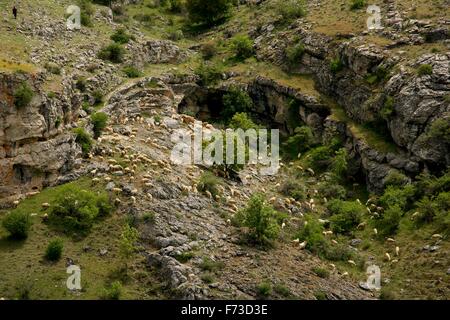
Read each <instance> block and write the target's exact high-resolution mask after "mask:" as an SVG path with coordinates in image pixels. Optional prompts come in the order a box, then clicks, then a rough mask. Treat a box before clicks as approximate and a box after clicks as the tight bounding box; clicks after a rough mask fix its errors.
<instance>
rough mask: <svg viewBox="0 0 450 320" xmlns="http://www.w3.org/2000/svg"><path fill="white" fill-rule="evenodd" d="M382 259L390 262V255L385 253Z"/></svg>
mask: <svg viewBox="0 0 450 320" xmlns="http://www.w3.org/2000/svg"><path fill="white" fill-rule="evenodd" d="M384 257H385V258H386V260H387V261H391V255H390V254H389V253H387V252H386V253H385V254H384Z"/></svg>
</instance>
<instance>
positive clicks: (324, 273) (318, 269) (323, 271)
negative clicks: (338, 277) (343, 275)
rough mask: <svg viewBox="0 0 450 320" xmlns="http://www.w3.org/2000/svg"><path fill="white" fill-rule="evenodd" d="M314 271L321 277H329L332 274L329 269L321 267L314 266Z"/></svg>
mask: <svg viewBox="0 0 450 320" xmlns="http://www.w3.org/2000/svg"><path fill="white" fill-rule="evenodd" d="M312 271H313V272H314V273H315V274H316V275H317V276H318V277H320V278H324V279H326V278H328V277H329V276H330V272H329V271H328V270H327V269H324V268H321V267H314V268H313V269H312Z"/></svg>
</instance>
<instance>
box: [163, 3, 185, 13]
mask: <svg viewBox="0 0 450 320" xmlns="http://www.w3.org/2000/svg"><path fill="white" fill-rule="evenodd" d="M183 8H184V2H183V1H182V0H169V1H168V8H167V9H168V10H169V12H172V13H181V12H182V11H183Z"/></svg>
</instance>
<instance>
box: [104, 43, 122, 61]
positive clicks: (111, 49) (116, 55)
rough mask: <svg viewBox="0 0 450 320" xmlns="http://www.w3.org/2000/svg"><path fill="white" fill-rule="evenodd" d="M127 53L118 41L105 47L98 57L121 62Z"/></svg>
mask: <svg viewBox="0 0 450 320" xmlns="http://www.w3.org/2000/svg"><path fill="white" fill-rule="evenodd" d="M124 55H125V49H124V48H123V47H122V46H121V45H120V44H118V43H111V44H110V45H108V46H106V47H103V48H102V49H101V50H100V51H99V53H98V57H99V58H100V59H102V60H109V61H111V62H113V63H120V62H122V61H123V56H124Z"/></svg>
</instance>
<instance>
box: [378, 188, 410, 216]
mask: <svg viewBox="0 0 450 320" xmlns="http://www.w3.org/2000/svg"><path fill="white" fill-rule="evenodd" d="M415 192H416V191H415V188H414V186H413V185H411V184H407V185H405V186H403V187H401V188H398V187H395V186H388V187H387V188H386V190H385V191H384V193H383V195H382V196H381V197H380V204H381V205H382V206H384V207H385V208H389V207H394V206H398V207H399V208H400V209H402V210H404V209H405V208H406V207H407V204H408V203H409V202H410V201H412V200H413V199H414V196H415Z"/></svg>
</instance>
